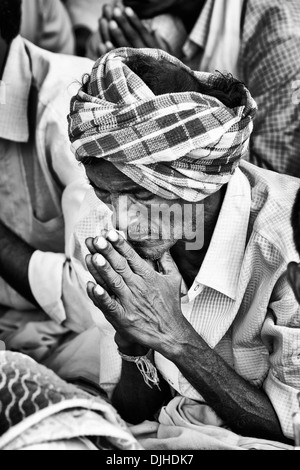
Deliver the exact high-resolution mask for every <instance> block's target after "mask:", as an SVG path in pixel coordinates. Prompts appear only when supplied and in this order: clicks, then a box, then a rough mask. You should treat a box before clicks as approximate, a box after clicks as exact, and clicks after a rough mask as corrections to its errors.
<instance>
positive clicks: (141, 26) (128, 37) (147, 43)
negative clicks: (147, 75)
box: [87, 4, 166, 60]
mask: <svg viewBox="0 0 300 470" xmlns="http://www.w3.org/2000/svg"><path fill="white" fill-rule="evenodd" d="M163 46H165V47H166V45H165V43H164V44H162V41H161V40H158V38H157V37H156V36H155V34H154V33H153V32H151V31H150V29H149V28H148V27H147V26H146V25H145V23H143V22H142V21H141V20H140V18H139V17H138V16H137V14H136V13H135V12H134V11H133V9H132V8H130V7H125V6H123V5H122V4H117V5H116V6H112V5H104V7H103V14H102V17H101V18H100V19H99V30H98V32H97V33H95V34H93V35H92V36H91V38H90V40H89V41H88V45H87V56H88V57H89V58H91V59H93V60H97V59H98V58H99V57H100V56H102V55H103V54H106V53H107V52H110V51H111V50H113V49H115V48H118V47H133V48H145V47H150V48H162V47H163Z"/></svg>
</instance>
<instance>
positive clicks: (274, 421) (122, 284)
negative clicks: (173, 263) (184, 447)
mask: <svg viewBox="0 0 300 470" xmlns="http://www.w3.org/2000/svg"><path fill="white" fill-rule="evenodd" d="M109 239H110V243H108V245H107V248H105V249H99V248H98V252H99V253H100V252H101V254H102V255H103V257H104V259H105V260H106V262H105V264H104V265H103V263H101V264H102V265H100V264H99V259H98V258H97V255H94V256H93V259H92V260H93V266H94V270H95V269H96V270H97V271H98V273H100V277H97V279H96V282H98V284H101V280H104V285H106V286H110V289H111V290H112V291H113V292H114V294H115V296H116V298H117V300H116V301H115V300H114V299H113V298H112V297H110V295H109V294H108V293H107V292H106V291H105V290H104V289H102V288H101V287H100V288H99V285H98V287H97V286H96V285H94V286H93V285H89V288H88V293H89V295H90V298H91V299H92V300H93V302H94V303H95V305H97V306H98V307H99V308H100V309H101V310H102V311H103V313H104V314H105V316H106V318H107V320H108V321H109V322H110V323H111V324H112V325H113V326H114V327H115V329H116V331H118V333H119V334H120V335H121V336H122V337H123V338H125V339H126V340H127V341H128V342H130V341H131V342H132V343H139V344H141V345H143V346H145V347H148V348H151V349H153V350H155V351H158V352H159V353H161V354H162V355H163V356H165V357H166V358H167V359H169V360H171V361H172V362H174V364H175V365H176V366H177V367H178V368H179V370H180V371H181V372H182V373H183V375H184V376H185V377H186V379H187V380H188V381H189V382H190V383H191V385H193V387H194V388H195V389H196V390H197V391H198V392H199V393H200V394H201V395H202V396H203V397H204V399H205V400H206V402H207V403H208V405H210V406H211V407H212V408H213V409H214V410H215V411H216V413H217V414H218V415H219V416H220V418H222V419H223V421H224V422H225V423H226V424H227V425H228V426H229V427H230V428H231V429H232V431H234V432H236V433H238V434H241V435H247V436H255V437H263V438H266V439H273V440H278V441H286V438H285V437H284V435H283V433H282V430H281V427H280V424H279V421H278V418H277V416H276V413H275V411H274V409H273V406H272V404H271V402H270V400H269V398H268V397H267V395H266V394H265V393H264V392H263V391H262V390H260V389H257V388H256V387H254V386H252V385H251V384H250V383H248V382H247V381H246V380H244V379H243V378H242V377H241V376H239V375H238V374H237V373H236V372H235V371H234V370H233V369H231V368H230V366H229V365H228V364H227V363H226V362H225V361H224V360H223V359H222V358H221V357H220V356H219V355H218V354H216V353H215V352H214V351H213V350H212V349H211V348H210V347H209V346H208V345H207V344H206V343H205V341H204V340H203V338H202V337H201V336H200V335H198V333H197V332H196V331H195V330H194V329H193V327H192V326H191V324H190V323H189V322H188V321H187V320H186V318H185V317H184V316H183V315H182V312H181V307H180V299H179V285H180V279H179V278H178V276H177V274H167V275H161V274H158V273H156V272H155V271H153V270H151V268H149V266H148V265H147V263H146V262H145V261H144V260H142V259H141V258H140V257H139V256H138V255H137V254H136V253H135V252H134V250H133V249H132V248H131V247H130V246H129V245H128V244H127V242H126V241H125V240H123V239H122V238H121V237H119V238H118V240H117V241H116V242H114V241H113V239H112V238H111V237H109ZM94 244H95V248H97V243H96V242H95V243H94ZM126 260H127V261H126ZM169 272H170V271H169ZM92 274H93V273H92ZM102 283H103V282H102ZM122 379H123V380H126V378H125V377H124V375H123V376H122ZM125 398H126V397H125ZM148 398H149V397H148ZM141 399H142V396H141ZM143 418H144V417H143V416H140V419H141V420H142V419H143Z"/></svg>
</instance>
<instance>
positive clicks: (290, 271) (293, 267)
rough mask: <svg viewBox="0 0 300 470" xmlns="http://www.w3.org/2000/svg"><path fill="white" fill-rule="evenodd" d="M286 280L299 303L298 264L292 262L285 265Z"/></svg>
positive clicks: (299, 275) (299, 277)
mask: <svg viewBox="0 0 300 470" xmlns="http://www.w3.org/2000/svg"><path fill="white" fill-rule="evenodd" d="M287 278H288V282H289V284H290V286H291V288H292V289H293V292H294V294H295V297H296V299H297V301H298V303H299V304H300V264H298V263H295V262H292V263H289V265H288V267H287Z"/></svg>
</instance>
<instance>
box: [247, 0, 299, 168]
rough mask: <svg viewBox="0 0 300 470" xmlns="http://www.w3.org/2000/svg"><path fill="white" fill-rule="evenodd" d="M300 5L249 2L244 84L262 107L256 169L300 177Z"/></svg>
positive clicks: (253, 151) (253, 145)
mask: <svg viewBox="0 0 300 470" xmlns="http://www.w3.org/2000/svg"><path fill="white" fill-rule="evenodd" d="M299 30H300V2H299V1H298V0H291V1H289V2H282V1H281V0H275V1H274V0H267V1H264V2H261V1H260V0H248V6H247V10H246V16H245V23H244V28H243V39H242V49H241V52H240V58H239V78H240V79H242V80H243V81H244V82H245V84H246V85H247V86H248V88H249V89H250V91H251V94H252V96H253V98H254V99H255V100H256V102H257V105H258V113H257V116H256V118H255V121H254V131H253V134H252V137H251V142H250V154H249V160H250V162H251V163H253V164H255V165H257V166H260V167H262V168H266V169H269V170H273V171H277V172H279V173H286V174H290V175H293V176H299V174H300V159H299V158H298V152H299V150H298V149H299V147H300V106H299V100H298V99H297V97H299V89H300V58H299V49H300V34H299Z"/></svg>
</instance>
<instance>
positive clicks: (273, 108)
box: [87, 0, 300, 177]
mask: <svg viewBox="0 0 300 470" xmlns="http://www.w3.org/2000/svg"><path fill="white" fill-rule="evenodd" d="M170 18H171V19H170ZM149 21H150V28H149ZM151 21H152V23H151ZM156 21H158V26H157V27H156V24H155V22H156ZM147 22H148V23H147ZM97 34H98V37H96V35H94V37H93V38H92V39H91V38H90V39H89V44H88V47H87V55H88V56H89V57H90V58H92V59H96V58H97V57H99V56H100V55H102V54H104V53H106V52H108V51H110V50H112V49H113V48H116V47H123V46H127V47H136V48H140V47H159V48H161V49H164V50H166V51H167V52H170V53H172V54H173V55H176V56H177V57H178V58H179V59H181V60H182V61H183V62H185V63H186V64H187V65H188V66H190V67H191V68H192V69H194V70H201V71H207V72H213V71H215V70H218V71H220V72H230V73H232V74H233V75H234V76H235V77H236V78H238V79H239V80H241V81H243V82H244V83H245V84H246V85H247V87H248V88H249V90H250V92H251V94H252V96H253V97H254V99H255V100H256V102H257V105H258V114H257V117H256V119H255V128H254V132H253V135H252V138H251V145H250V152H249V157H248V158H249V161H250V162H251V163H253V164H255V165H257V166H260V167H262V168H265V169H269V170H273V171H276V172H279V173H285V174H289V175H292V176H297V177H299V176H300V158H299V148H300V115H299V109H300V107H299V100H297V99H295V96H298V94H299V90H300V55H299V48H300V2H299V0H290V1H289V2H282V1H281V0H264V1H263V2H261V1H260V0H235V1H234V2H233V1H231V0H124V4H123V5H122V4H120V3H118V4H116V6H115V7H113V5H112V3H109V5H106V6H105V7H104V8H103V12H102V17H101V18H100V20H99V32H98V33H97Z"/></svg>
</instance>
